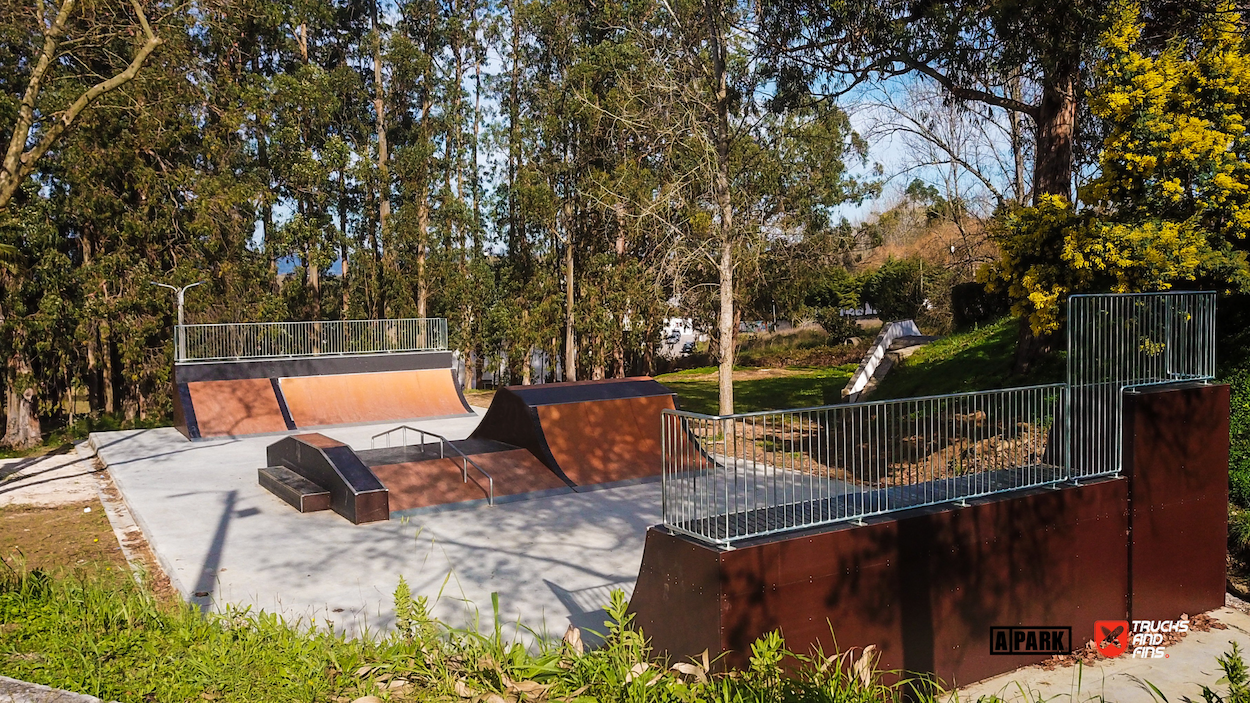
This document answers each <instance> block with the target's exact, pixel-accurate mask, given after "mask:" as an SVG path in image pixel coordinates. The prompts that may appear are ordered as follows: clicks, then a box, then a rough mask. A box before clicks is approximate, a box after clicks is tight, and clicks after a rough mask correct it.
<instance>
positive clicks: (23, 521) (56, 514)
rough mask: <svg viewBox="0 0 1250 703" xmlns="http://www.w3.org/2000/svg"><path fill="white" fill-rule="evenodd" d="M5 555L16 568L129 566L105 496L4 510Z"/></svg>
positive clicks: (1, 540) (1, 552)
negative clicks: (103, 499) (106, 509)
mask: <svg viewBox="0 0 1250 703" xmlns="http://www.w3.org/2000/svg"><path fill="white" fill-rule="evenodd" d="M88 510H89V511H90V512H87V511H88ZM0 556H3V558H4V560H5V561H6V562H7V563H8V564H9V565H10V566H15V567H16V566H18V565H19V564H23V563H24V564H25V566H26V568H28V569H44V570H47V571H56V570H60V569H65V568H69V569H73V568H79V567H82V568H95V567H98V566H101V565H102V566H112V567H114V568H117V569H124V568H126V559H125V557H124V556H123V555H122V549H121V546H120V545H118V543H117V538H116V537H115V536H114V535H113V528H112V526H111V525H110V524H109V521H108V517H106V516H105V514H104V506H102V505H101V504H100V501H99V500H89V501H83V502H78V503H70V504H68V505H59V506H54V507H48V506H36V505H8V506H5V507H2V508H0Z"/></svg>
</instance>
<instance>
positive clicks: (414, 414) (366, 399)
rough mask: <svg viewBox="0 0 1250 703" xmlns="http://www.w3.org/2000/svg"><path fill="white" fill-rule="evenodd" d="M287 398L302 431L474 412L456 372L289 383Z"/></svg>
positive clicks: (285, 381)
mask: <svg viewBox="0 0 1250 703" xmlns="http://www.w3.org/2000/svg"><path fill="white" fill-rule="evenodd" d="M279 383H281V385H282V395H283V397H284V398H285V399H286V404H287V409H288V410H289V411H290V413H291V418H292V419H293V420H294V421H295V424H296V426H297V427H319V426H323V425H348V424H353V423H358V422H385V421H390V420H412V419H418V418H423V417H447V416H454V415H465V414H468V413H471V412H472V410H470V409H469V406H468V405H467V404H466V403H465V402H464V399H463V398H462V397H461V395H460V393H459V391H458V390H457V388H456V383H455V376H454V375H453V374H452V372H451V369H416V370H410V371H388V372H383V373H354V374H340V375H335V376H298V377H289V378H283V379H281V380H280V381H279Z"/></svg>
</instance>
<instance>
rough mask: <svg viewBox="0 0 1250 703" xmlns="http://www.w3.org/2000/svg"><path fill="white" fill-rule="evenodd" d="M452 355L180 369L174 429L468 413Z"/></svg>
mask: <svg viewBox="0 0 1250 703" xmlns="http://www.w3.org/2000/svg"><path fill="white" fill-rule="evenodd" d="M451 365H452V357H451V354H450V353H448V352H411V353H397V354H370V355H357V356H338V357H322V358H300V359H263V360H251V361H220V362H196V363H186V364H178V365H176V366H175V367H174V425H175V427H177V428H178V430H179V431H180V432H182V434H183V435H185V436H186V437H188V438H189V439H201V438H205V437H227V436H242V435H253V434H265V433H271V432H283V431H289V430H295V429H309V428H314V427H326V426H333V425H345V424H354V423H362V422H387V421H397V420H417V419H430V418H435V417H455V416H463V415H469V414H471V413H472V410H471V409H470V408H469V404H468V403H467V402H465V399H464V395H463V394H462V393H461V392H460V385H459V383H458V382H457V379H456V374H455V372H454V371H453V370H452V368H451Z"/></svg>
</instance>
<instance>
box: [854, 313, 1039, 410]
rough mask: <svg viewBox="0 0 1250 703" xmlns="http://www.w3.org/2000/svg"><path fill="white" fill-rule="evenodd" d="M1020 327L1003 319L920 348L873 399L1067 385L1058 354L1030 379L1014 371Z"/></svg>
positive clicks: (1008, 318)
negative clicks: (1017, 336) (1040, 385)
mask: <svg viewBox="0 0 1250 703" xmlns="http://www.w3.org/2000/svg"><path fill="white" fill-rule="evenodd" d="M1017 324H1018V323H1017V321H1016V319H1015V318H1011V317H1004V318H1002V319H1000V320H998V321H997V322H994V323H993V324H990V325H986V326H984V327H981V328H979V329H976V330H971V331H967V332H957V333H955V334H952V335H950V336H948V337H944V338H942V339H939V340H938V341H936V342H933V343H932V344H929V345H927V346H925V347H924V348H922V349H919V350H917V351H916V353H915V354H912V355H911V356H910V357H908V358H907V359H904V360H903V363H901V364H899V365H898V366H895V367H894V368H893V369H891V370H890V372H889V374H887V375H886V377H885V379H884V380H883V381H882V382H881V385H880V386H878V387H877V389H876V390H875V391H873V393H872V395H871V396H870V399H871V400H882V399H886V398H910V397H916V396H925V395H942V394H945V393H965V392H968V391H984V390H993V389H995V388H1010V387H1012V386H1031V385H1036V384H1043V383H1059V382H1061V381H1063V379H1064V357H1063V355H1062V354H1058V353H1057V354H1052V355H1051V356H1049V357H1047V358H1045V359H1043V360H1042V361H1041V362H1040V363H1038V364H1037V365H1036V368H1035V369H1034V371H1033V372H1032V373H1030V374H1029V375H1028V376H1027V377H1023V378H1022V377H1020V376H1016V375H1014V374H1013V373H1012V365H1013V363H1014V360H1015V353H1016V335H1017V333H1018V331H1019V327H1017Z"/></svg>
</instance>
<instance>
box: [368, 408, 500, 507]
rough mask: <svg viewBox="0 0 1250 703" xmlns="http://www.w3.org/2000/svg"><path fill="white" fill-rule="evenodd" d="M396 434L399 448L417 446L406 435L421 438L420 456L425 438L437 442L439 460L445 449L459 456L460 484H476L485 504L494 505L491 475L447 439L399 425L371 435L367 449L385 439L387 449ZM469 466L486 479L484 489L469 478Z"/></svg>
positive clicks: (493, 480)
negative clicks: (414, 435) (430, 438)
mask: <svg viewBox="0 0 1250 703" xmlns="http://www.w3.org/2000/svg"><path fill="white" fill-rule="evenodd" d="M396 432H399V433H400V440H399V441H400V444H399V446H401V447H409V446H418V445H414V444H409V443H408V433H409V432H413V433H415V434H417V435H418V436H419V437H420V438H421V444H420V445H419V446H420V447H421V453H422V454H425V444H426V442H425V438H426V437H433V438H434V439H437V440H438V458H439V459H446V458H447V454H446V450H447V449H450V450H452V451H453V452H455V453H456V454H457V455H459V456H460V480H461V482H463V483H468V482H469V481H470V480H472V481H473V483H474V484H476V485H477V487H478V488H480V489H481V490H482V492H483V493H485V494H486V502H487V503H488V504H489V505H494V504H495V479H493V478H491V475H490V474H488V473H486V470H485V469H483V468H482V467H481V466H478V464H477V462H476V461H473V459H471V458H470V457H469V455H468V454H465V453H464V452H462V451H460V448H459V447H457V446H456V445H454V444H452V443H451V440H449V439H447V438H446V437H444V436H442V435H441V434H436V433H434V432H430V431H429V430H423V429H420V428H418V427H411V426H409V425H400V426H399V427H392V428H391V429H389V430H386V431H385V432H379V433H377V434H375V435H373V436H372V437H370V438H369V448H370V449H377V448H378V440H379V439H381V438H383V437H385V438H386V448H388V449H389V448H390V446H391V436H392V435H394V434H395V433H396ZM470 466H472V467H473V468H475V469H477V472H478V473H480V474H481V475H482V477H483V478H485V479H486V486H485V487H483V486H482V484H480V483H478V482H477V479H476V478H473V479H471V478H470V476H469V467H470Z"/></svg>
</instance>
